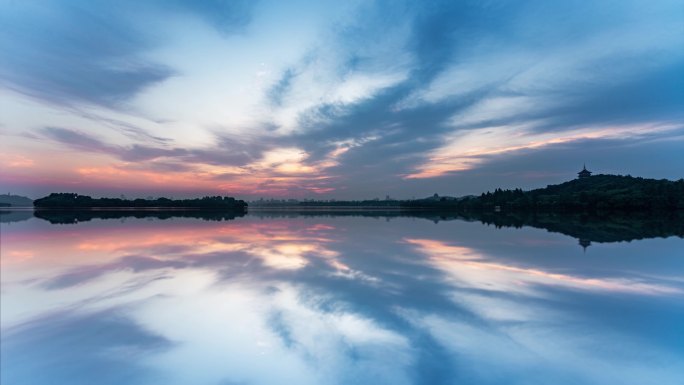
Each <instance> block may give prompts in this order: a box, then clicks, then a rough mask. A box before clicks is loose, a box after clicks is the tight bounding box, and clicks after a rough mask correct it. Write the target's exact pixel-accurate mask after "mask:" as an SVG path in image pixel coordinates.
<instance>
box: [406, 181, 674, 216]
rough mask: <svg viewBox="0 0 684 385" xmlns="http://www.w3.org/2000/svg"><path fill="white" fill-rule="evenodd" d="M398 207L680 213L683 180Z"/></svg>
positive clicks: (598, 184)
mask: <svg viewBox="0 0 684 385" xmlns="http://www.w3.org/2000/svg"><path fill="white" fill-rule="evenodd" d="M401 206H402V207H406V208H418V207H420V208H431V209H440V210H453V211H458V212H469V211H497V210H500V211H565V212H592V211H667V210H684V179H680V180H678V181H669V180H665V179H663V180H656V179H644V178H635V177H631V176H620V175H595V176H591V177H588V178H582V179H575V180H572V181H569V182H565V183H561V184H558V185H549V186H547V187H545V188H540V189H536V190H531V191H522V190H521V189H514V190H502V189H496V190H495V191H494V192H487V193H483V194H482V195H480V196H479V197H478V196H475V197H465V198H462V199H452V200H446V199H442V200H414V201H405V202H402V204H401Z"/></svg>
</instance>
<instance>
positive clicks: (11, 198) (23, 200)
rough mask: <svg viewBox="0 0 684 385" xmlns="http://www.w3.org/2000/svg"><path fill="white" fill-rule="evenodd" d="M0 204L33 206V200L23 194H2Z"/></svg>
mask: <svg viewBox="0 0 684 385" xmlns="http://www.w3.org/2000/svg"><path fill="white" fill-rule="evenodd" d="M0 206H11V207H31V206H33V200H32V199H31V198H27V197H23V196H21V195H12V194H0Z"/></svg>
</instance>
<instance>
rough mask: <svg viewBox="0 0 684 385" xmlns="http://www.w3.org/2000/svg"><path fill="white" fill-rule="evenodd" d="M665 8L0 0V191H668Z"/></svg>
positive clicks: (671, 13)
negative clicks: (660, 186)
mask: <svg viewBox="0 0 684 385" xmlns="http://www.w3.org/2000/svg"><path fill="white" fill-rule="evenodd" d="M682 47H684V3H682V2H680V1H592V2H589V1H564V2H548V1H524V2H521V1H444V2H439V1H413V2H402V1H348V2H336V1H329V2H326V1H315V2H307V1H291V2H283V1H202V2H192V1H180V0H176V1H161V0H150V1H116V2H114V1H78V0H72V1H56V0H55V1H50V0H45V1H35V2H25V1H11V0H0V52H2V55H0V136H1V138H0V141H1V143H0V149H1V150H2V151H1V152H0V164H1V165H2V167H1V170H0V188H2V189H3V190H8V191H11V192H14V193H21V194H27V195H29V196H34V197H37V196H39V195H42V194H44V193H47V192H52V191H75V192H80V193H87V194H95V195H108V194H109V195H111V194H113V193H116V194H117V195H118V194H120V193H123V194H130V195H141V196H146V195H177V196H181V195H184V196H188V195H199V194H206V193H212V194H214V193H220V194H227V195H237V196H239V197H245V198H257V197H262V196H263V197H270V196H273V197H276V196H280V197H285V196H287V197H299V198H303V197H308V198H338V199H340V198H341V199H344V198H366V197H368V198H372V197H384V196H385V195H387V194H390V195H392V196H394V197H398V198H408V197H412V196H425V195H431V194H432V193H434V192H438V193H440V194H449V195H463V194H471V193H479V192H481V191H483V190H488V189H490V190H491V189H494V188H496V187H511V188H514V187H522V188H532V187H539V186H544V185H546V184H549V183H557V182H561V181H564V180H567V179H570V178H573V177H574V175H575V173H576V172H577V171H578V170H579V169H580V168H581V166H582V163H585V162H586V164H587V167H588V168H589V169H591V170H592V171H595V172H599V173H619V174H631V175H639V176H644V177H655V178H670V179H679V178H682V177H683V176H684V174H683V172H682V170H684V151H683V150H684V49H682Z"/></svg>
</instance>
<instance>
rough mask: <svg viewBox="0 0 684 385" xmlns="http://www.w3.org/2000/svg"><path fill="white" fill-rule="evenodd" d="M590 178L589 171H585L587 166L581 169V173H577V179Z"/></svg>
mask: <svg viewBox="0 0 684 385" xmlns="http://www.w3.org/2000/svg"><path fill="white" fill-rule="evenodd" d="M590 176H591V171H589V170H587V166H586V165H584V167H582V171H580V172H578V173H577V177H578V178H579V179H583V178H589V177H590Z"/></svg>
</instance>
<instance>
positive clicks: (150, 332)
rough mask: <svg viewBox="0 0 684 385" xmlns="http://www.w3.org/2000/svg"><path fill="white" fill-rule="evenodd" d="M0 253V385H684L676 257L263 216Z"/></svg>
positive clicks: (102, 234)
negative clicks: (0, 268)
mask: <svg viewBox="0 0 684 385" xmlns="http://www.w3.org/2000/svg"><path fill="white" fill-rule="evenodd" d="M1 236H2V239H1V241H2V246H1V250H0V251H1V252H2V257H1V262H2V270H1V271H2V301H1V306H2V307H1V317H2V318H1V322H2V344H1V347H2V356H1V368H0V369H1V380H2V381H1V383H2V384H3V385H5V384H7V385H21V384H31V385H40V384H50V385H62V384H88V385H93V384H99V385H102V384H117V385H121V384H194V385H203V384H210V385H228V384H297V385H303V384H391V385H400V384H572V385H576V384H610V385H613V384H635V385H644V384H659V385H662V384H683V383H684V240H683V239H681V238H677V237H670V238H664V239H663V238H658V239H648V240H641V241H633V242H629V243H628V242H622V243H603V244H597V243H594V244H592V245H591V246H589V247H588V248H587V249H586V250H583V248H582V247H581V246H579V245H578V241H577V239H574V238H571V237H568V236H565V235H562V234H556V233H549V232H547V231H545V230H540V229H534V228H522V229H514V228H508V229H496V228H494V227H488V226H484V225H482V224H481V223H478V222H464V221H458V220H454V221H440V222H438V223H434V222H432V221H429V220H426V219H420V218H391V219H387V218H382V217H380V218H373V217H350V216H293V217H283V216H280V217H277V216H276V217H269V216H264V215H248V216H246V217H242V218H237V219H235V220H229V221H220V222H216V221H203V220H199V219H191V218H172V219H166V220H151V219H134V218H128V219H125V220H122V219H110V220H100V219H95V220H92V221H88V222H83V223H78V224H73V225H51V224H49V223H48V222H46V221H42V220H39V219H37V218H31V219H29V220H25V221H21V222H13V223H3V224H2V234H1Z"/></svg>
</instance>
